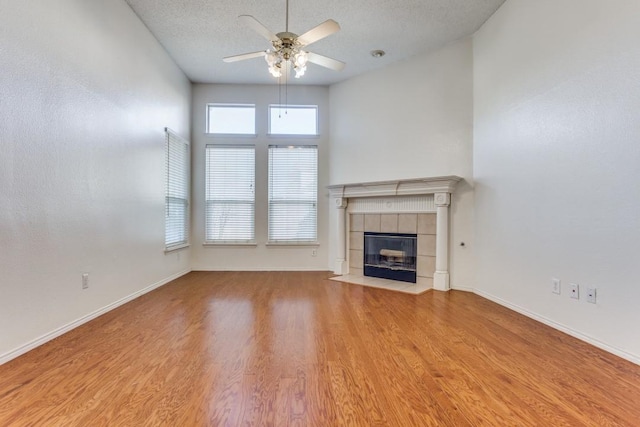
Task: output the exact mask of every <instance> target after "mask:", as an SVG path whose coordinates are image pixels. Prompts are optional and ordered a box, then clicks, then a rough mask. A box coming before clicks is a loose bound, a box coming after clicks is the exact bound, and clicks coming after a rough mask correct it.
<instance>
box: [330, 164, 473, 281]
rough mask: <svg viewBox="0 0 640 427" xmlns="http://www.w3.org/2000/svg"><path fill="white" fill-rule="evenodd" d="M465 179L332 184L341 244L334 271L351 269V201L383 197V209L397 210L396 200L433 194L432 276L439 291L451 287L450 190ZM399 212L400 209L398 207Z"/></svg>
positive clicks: (331, 194)
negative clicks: (348, 255) (348, 221)
mask: <svg viewBox="0 0 640 427" xmlns="http://www.w3.org/2000/svg"><path fill="white" fill-rule="evenodd" d="M460 180H462V178H461V177H459V176H440V177H432V178H417V179H403V180H395V181H378V182H361V183H353V184H338V185H330V186H329V187H327V188H328V189H329V194H330V196H331V199H332V202H333V204H334V206H335V207H336V208H337V214H338V221H337V230H336V233H337V236H336V237H337V239H336V241H337V242H338V247H337V253H336V263H335V268H334V273H335V274H339V275H346V274H348V272H349V269H348V264H347V258H346V247H347V241H348V230H347V227H346V213H347V207H348V206H349V202H350V201H353V199H362V198H369V199H370V200H374V199H375V198H384V200H385V204H383V205H380V206H385V207H386V209H385V210H384V212H389V209H392V211H393V209H398V208H395V207H393V206H396V205H397V204H396V203H393V201H394V200H400V199H407V198H409V199H411V198H415V199H418V198H419V197H421V196H427V195H433V206H434V207H435V212H436V215H437V219H436V271H435V273H434V277H433V288H434V289H436V290H440V291H448V290H449V205H450V203H451V193H453V192H454V191H455V188H456V185H457V184H458V182H459V181H460ZM398 212H400V210H398Z"/></svg>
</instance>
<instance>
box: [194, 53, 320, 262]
mask: <svg viewBox="0 0 640 427" xmlns="http://www.w3.org/2000/svg"><path fill="white" fill-rule="evenodd" d="M263 63H264V61H263ZM264 72H265V73H266V72H267V69H266V65H265V70H264ZM286 93H287V95H286V99H287V102H288V103H289V104H293V105H318V116H319V117H318V121H319V122H318V125H319V133H320V135H319V136H318V137H305V138H295V137H285V138H282V137H280V138H277V137H270V136H267V127H268V119H267V108H268V106H269V104H278V103H280V100H281V101H282V103H283V104H284V103H285V91H284V86H283V87H282V99H281V98H280V96H279V92H278V86H277V85H208V84H197V85H194V86H193V120H192V123H193V128H192V133H193V145H192V150H193V170H192V172H193V176H192V178H193V181H192V183H193V187H192V188H193V200H192V219H193V224H192V235H191V236H192V237H191V238H192V242H193V249H192V250H193V252H192V254H193V258H192V267H193V269H194V270H327V269H328V268H327V265H328V252H327V247H328V244H327V236H328V233H329V232H328V225H327V210H328V208H327V203H328V195H327V191H326V186H327V185H328V184H329V183H328V150H329V115H328V113H327V111H328V108H329V89H328V88H326V87H321V86H299V85H290V86H289V87H288V90H287V91H286ZM208 103H241V104H255V105H256V132H257V136H255V137H249V138H246V137H221V136H211V135H206V134H205V128H206V114H205V112H206V105H207V104H208ZM235 142H237V143H240V144H254V145H255V146H256V214H255V215H256V216H255V220H256V241H257V245H256V246H203V242H204V240H205V231H204V213H205V198H204V196H205V187H204V185H205V147H206V145H207V144H229V143H235ZM292 143H295V144H310V145H317V146H318V241H319V246H317V247H315V246H314V247H311V246H266V245H265V244H266V242H267V220H268V216H267V212H268V209H267V191H268V180H267V174H268V163H267V148H268V146H269V145H282V144H292ZM314 249H316V250H317V256H312V251H313V250H314Z"/></svg>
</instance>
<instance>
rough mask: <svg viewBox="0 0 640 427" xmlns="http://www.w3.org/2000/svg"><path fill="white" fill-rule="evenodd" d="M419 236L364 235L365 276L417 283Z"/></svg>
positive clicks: (392, 234)
mask: <svg viewBox="0 0 640 427" xmlns="http://www.w3.org/2000/svg"><path fill="white" fill-rule="evenodd" d="M417 237H418V236H417V235H416V234H403V233H374V232H365V233H364V256H363V261H364V265H363V274H364V275H365V276H369V277H380V278H383V279H391V280H398V281H402V282H410V283H416V272H417V270H416V267H417V263H416V262H417Z"/></svg>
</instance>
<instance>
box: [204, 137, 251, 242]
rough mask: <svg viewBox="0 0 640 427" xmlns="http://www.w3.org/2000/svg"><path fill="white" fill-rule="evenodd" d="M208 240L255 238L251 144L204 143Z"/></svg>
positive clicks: (206, 229)
mask: <svg viewBox="0 0 640 427" xmlns="http://www.w3.org/2000/svg"><path fill="white" fill-rule="evenodd" d="M205 186H206V215H205V221H206V222H205V234H206V237H205V238H206V241H207V242H208V243H251V242H254V241H255V213H254V212H255V147H254V146H247V145H234V146H222V145H207V147H206V182H205Z"/></svg>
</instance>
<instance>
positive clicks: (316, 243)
mask: <svg viewBox="0 0 640 427" xmlns="http://www.w3.org/2000/svg"><path fill="white" fill-rule="evenodd" d="M265 246H274V247H282V246H294V247H301V246H309V247H318V246H320V242H295V241H292V242H267V243H266V244H265Z"/></svg>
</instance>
